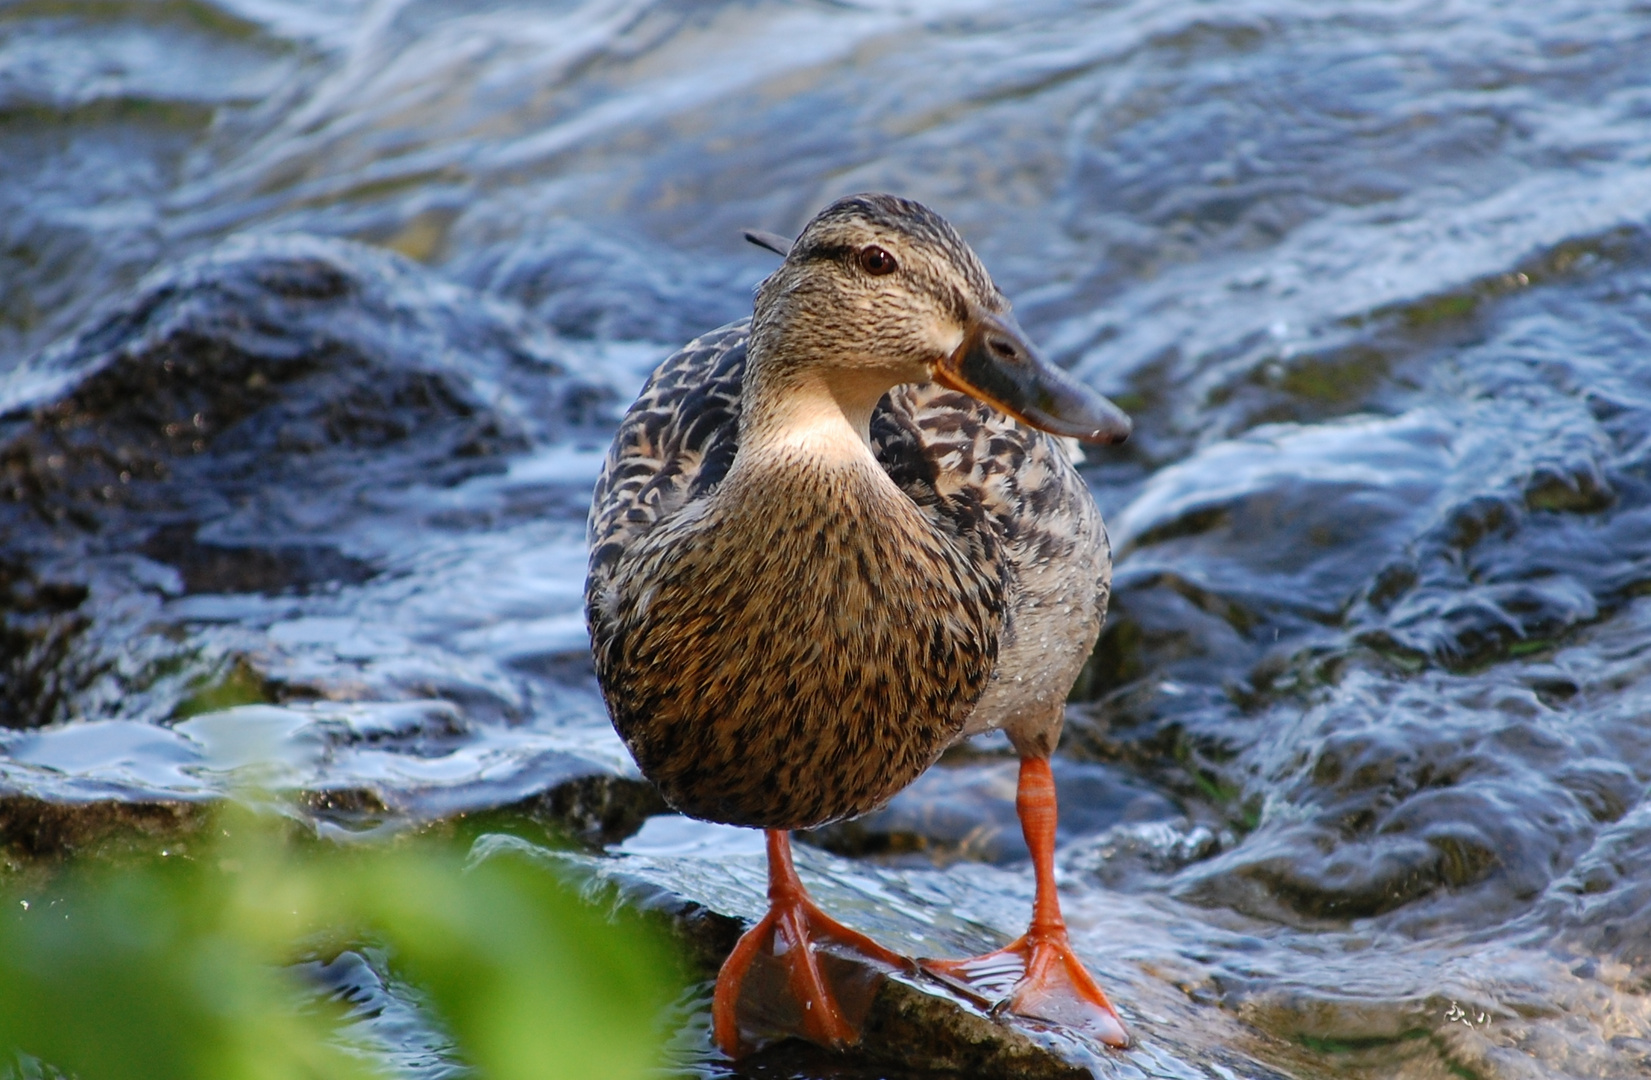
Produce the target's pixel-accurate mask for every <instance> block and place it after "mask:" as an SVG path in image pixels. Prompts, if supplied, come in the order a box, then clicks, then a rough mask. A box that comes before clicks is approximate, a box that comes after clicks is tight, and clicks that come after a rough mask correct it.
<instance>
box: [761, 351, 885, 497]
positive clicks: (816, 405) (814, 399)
mask: <svg viewBox="0 0 1651 1080" xmlns="http://www.w3.org/2000/svg"><path fill="white" fill-rule="evenodd" d="M752 350H753V355H752V356H751V357H750V359H749V360H748V362H747V363H748V366H747V368H746V379H745V386H744V389H743V392H742V400H741V407H740V457H741V458H744V459H748V460H773V461H788V462H792V463H801V462H802V461H815V462H818V463H819V464H820V465H823V466H829V465H831V464H834V463H835V464H842V465H848V466H858V467H866V466H869V467H871V468H874V469H877V470H878V471H879V472H880V471H881V468H880V467H879V466H878V465H877V460H876V458H875V457H874V456H873V454H872V451H871V414H872V410H874V409H876V408H877V403H878V401H880V400H881V399H882V397H883V395H884V394H886V393H888V391H889V390H890V388H892V387H893V386H895V385H896V384H897V383H898V382H899V379H898V378H896V377H894V376H893V375H891V374H889V373H888V372H883V371H876V370H868V371H844V370H841V369H835V370H831V371H830V374H829V376H828V375H827V369H826V368H825V367H824V366H823V365H819V364H806V363H795V362H787V358H785V357H772V358H771V357H769V356H766V355H763V351H759V346H758V343H757V342H753V343H752ZM736 464H737V463H736Z"/></svg>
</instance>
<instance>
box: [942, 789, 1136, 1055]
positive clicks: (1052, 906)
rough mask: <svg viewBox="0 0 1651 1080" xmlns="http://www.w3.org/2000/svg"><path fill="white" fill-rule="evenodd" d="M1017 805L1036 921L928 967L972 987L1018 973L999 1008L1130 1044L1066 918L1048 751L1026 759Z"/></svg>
mask: <svg viewBox="0 0 1651 1080" xmlns="http://www.w3.org/2000/svg"><path fill="white" fill-rule="evenodd" d="M1015 809H1016V810H1017V811H1018V812H1019V814H1020V825H1021V829H1022V830H1023V831H1024V832H1025V834H1026V846H1027V847H1029V848H1031V849H1032V868H1033V870H1034V872H1035V873H1036V875H1037V894H1036V898H1035V899H1034V900H1033V902H1032V924H1031V926H1030V927H1028V928H1027V931H1026V933H1025V934H1023V935H1022V936H1021V937H1019V938H1018V939H1016V940H1015V941H1012V942H1010V943H1009V944H1008V945H1005V946H1004V947H1003V948H1001V949H998V950H996V951H995V952H989V953H987V954H985V955H984V956H976V957H971V958H970V959H967V960H924V961H923V967H924V968H926V969H927V970H929V971H931V972H934V973H935V974H937V975H940V976H942V977H943V978H945V979H946V980H947V981H955V982H958V983H961V984H963V986H964V987H965V988H968V989H970V990H971V992H972V991H973V988H974V987H976V986H982V985H990V984H997V985H1000V986H1001V985H1002V984H1003V983H1004V982H1006V981H1007V980H1008V979H1009V978H1014V979H1015V982H1014V985H1013V987H1012V988H1011V989H1010V990H1009V993H1008V996H1006V997H1004V998H1003V999H1002V1000H1001V1001H999V1002H998V1004H997V1005H996V1006H995V1007H994V1011H1007V1012H1012V1013H1017V1014H1019V1015H1021V1016H1026V1017H1031V1018H1033V1019H1037V1020H1047V1021H1049V1022H1051V1023H1055V1024H1060V1025H1062V1026H1064V1027H1069V1028H1074V1029H1076V1030H1079V1031H1082V1032H1084V1033H1086V1034H1088V1035H1091V1036H1093V1037H1094V1038H1097V1039H1099V1040H1100V1041H1101V1042H1104V1043H1106V1044H1107V1045H1109V1046H1118V1047H1123V1046H1128V1045H1129V1034H1128V1033H1127V1032H1126V1031H1125V1030H1124V1024H1123V1021H1122V1020H1121V1019H1120V1018H1119V1016H1118V1013H1117V1011H1116V1010H1115V1009H1113V1007H1112V1003H1111V1002H1109V1001H1108V1000H1107V999H1106V995H1105V994H1104V993H1102V992H1101V988H1100V987H1099V986H1097V985H1095V980H1094V979H1093V978H1092V977H1091V976H1090V974H1089V972H1088V971H1087V970H1086V969H1085V968H1084V966H1083V961H1081V960H1079V959H1078V956H1077V954H1076V953H1074V952H1073V951H1072V946H1071V944H1070V942H1069V941H1068V940H1067V933H1066V920H1065V919H1063V918H1062V917H1061V902H1060V897H1059V896H1058V895H1056V892H1055V813H1056V811H1055V776H1054V773H1053V772H1051V771H1050V768H1049V759H1048V758H1046V757H1023V758H1021V759H1020V784H1019V788H1018V791H1017V793H1016V796H1015Z"/></svg>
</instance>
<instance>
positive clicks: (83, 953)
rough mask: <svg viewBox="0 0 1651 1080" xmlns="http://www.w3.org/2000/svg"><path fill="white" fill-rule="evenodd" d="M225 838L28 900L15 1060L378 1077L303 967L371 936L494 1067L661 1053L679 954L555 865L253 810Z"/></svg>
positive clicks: (121, 1074)
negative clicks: (299, 824)
mask: <svg viewBox="0 0 1651 1080" xmlns="http://www.w3.org/2000/svg"><path fill="white" fill-rule="evenodd" d="M213 832H214V834H216V835H217V837H218V839H217V842H216V843H214V844H212V845H210V846H209V847H208V848H207V849H205V850H198V849H197V850H194V851H192V852H191V853H190V855H189V856H188V857H182V856H180V855H179V854H176V853H174V854H173V855H172V856H171V857H169V858H165V859H156V860H155V861H154V864H153V865H142V866H131V865H127V866H120V867H116V866H112V865H102V866H82V867H77V868H73V869H72V870H71V871H69V872H68V873H67V874H65V875H64V876H63V877H61V878H59V879H58V880H57V881H55V882H54V883H53V884H52V886H51V888H50V890H49V892H48V893H46V894H37V895H35V896H33V897H26V896H19V895H10V896H9V897H8V898H7V900H6V901H5V903H6V905H7V908H8V910H6V911H4V912H3V913H0V1065H3V1063H4V1062H6V1061H8V1060H16V1059H15V1058H14V1057H13V1054H12V1053H10V1052H9V1051H10V1050H11V1049H12V1048H15V1049H16V1050H20V1051H22V1052H24V1053H25V1054H28V1055H32V1056H34V1057H37V1058H39V1059H41V1060H42V1061H44V1062H46V1063H48V1065H50V1066H51V1067H53V1068H56V1069H59V1070H62V1071H63V1072H65V1073H70V1074H73V1075H74V1076H76V1077H77V1078H78V1080H195V1078H199V1080H209V1078H210V1080H372V1078H375V1077H377V1076H378V1075H379V1074H378V1073H377V1072H375V1070H374V1068H373V1066H372V1065H371V1063H370V1060H369V1059H367V1058H366V1057H364V1056H363V1055H362V1054H360V1053H355V1052H351V1050H350V1049H349V1048H348V1044H347V1040H346V1038H345V1036H344V1034H343V1033H342V1032H341V1031H340V1017H341V1015H342V1014H341V1012H340V1011H339V1010H338V1009H334V1008H329V1007H326V1003H324V1002H320V1001H319V999H318V995H317V994H316V993H315V992H314V991H313V990H310V991H307V990H306V988H305V987H304V985H303V984H302V983H301V982H300V981H299V980H298V979H297V978H296V977H295V976H294V975H293V974H292V972H291V971H290V970H289V967H290V965H292V964H293V963H295V962H296V961H298V960H301V959H304V958H307V957H314V956H317V955H327V954H328V951H329V949H328V944H327V943H331V949H330V951H331V952H333V953H336V952H337V951H340V950H341V948H342V947H343V946H342V944H341V943H345V942H349V943H355V942H362V941H371V942H373V943H376V944H381V945H384V946H387V947H388V949H389V950H390V952H391V955H392V956H393V958H394V960H393V962H394V963H395V965H396V967H397V970H398V971H400V972H402V973H403V974H405V976H406V977H407V978H408V979H409V980H410V981H412V982H413V983H415V984H416V985H418V986H419V987H421V988H422V989H423V990H424V991H425V993H426V994H427V995H428V998H429V1001H430V1002H431V1004H432V1005H433V1006H434V1008H435V1009H436V1011H437V1012H438V1013H439V1014H440V1016H441V1019H442V1021H443V1022H444V1023H445V1025H446V1027H447V1029H448V1030H449V1031H451V1032H452V1033H453V1035H454V1038H455V1040H456V1042H457V1043H458V1050H459V1053H460V1054H461V1055H462V1056H463V1057H464V1058H465V1059H467V1060H468V1061H470V1062H472V1063H474V1064H475V1065H477V1066H479V1067H480V1069H481V1072H482V1074H483V1075H484V1076H485V1077H486V1078H487V1080H529V1078H533V1080H542V1078H552V1077H553V1078H557V1080H563V1078H566V1080H582V1078H586V1077H590V1078H598V1077H600V1078H602V1080H622V1078H626V1077H640V1076H643V1075H647V1074H649V1073H651V1072H652V1071H653V1070H654V1069H656V1068H657V1067H658V1064H659V1054H660V1046H661V1036H662V1033H661V1032H660V1030H659V1016H660V1011H661V1009H662V1008H663V1007H664V1005H665V1004H666V1002H667V1001H668V999H669V997H670V996H671V994H672V993H673V991H674V990H675V989H676V987H677V986H678V985H679V979H680V975H679V973H678V969H677V967H676V963H675V961H674V959H673V958H672V957H671V955H670V954H669V952H668V951H667V950H666V949H665V947H664V945H663V943H662V942H661V941H660V940H659V939H658V937H657V936H656V935H654V934H652V933H650V932H649V931H648V929H647V928H646V927H644V926H642V925H641V924H639V923H637V922H635V921H627V920H624V919H621V920H618V921H614V920H610V919H609V918H607V917H606V916H605V915H604V914H603V913H601V912H598V911H596V910H594V909H592V908H591V907H589V906H588V905H586V904H584V903H582V902H581V901H580V900H579V899H578V897H577V896H575V895H574V894H573V893H572V892H571V891H570V890H569V889H568V888H567V887H566V885H564V884H563V883H561V882H559V881H558V880H556V878H555V877H554V876H553V875H552V874H550V873H548V872H547V871H545V870H544V869H542V868H538V867H534V866H531V865H528V864H527V863H526V862H524V861H522V860H519V859H511V858H493V859H488V860H484V861H481V862H480V863H478V864H477V865H474V866H472V867H470V868H468V869H467V868H466V867H465V864H464V860H463V858H462V857H461V855H460V854H459V853H458V852H456V851H453V850H451V849H450V848H446V847H443V846H438V845H434V844H426V843H407V844H404V845H402V846H399V847H397V848H396V849H394V850H382V849H375V850H366V851H362V850H341V849H337V848H331V847H326V846H323V845H316V844H309V845H294V844H292V843H290V842H287V841H285V840H283V839H282V838H281V837H280V836H279V834H278V833H276V832H275V831H273V830H272V829H271V828H270V827H269V826H268V825H267V824H260V823H259V822H258V821H257V820H256V819H254V818H253V817H252V816H251V815H250V814H248V813H245V812H226V813H225V814H224V815H223V817H222V819H221V820H220V821H219V822H218V825H217V826H216V827H215V828H214V830H213ZM3 1071H4V1070H3V1069H0V1072H3ZM13 1071H16V1070H13Z"/></svg>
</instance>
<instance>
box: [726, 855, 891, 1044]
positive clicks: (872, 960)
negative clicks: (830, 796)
mask: <svg viewBox="0 0 1651 1080" xmlns="http://www.w3.org/2000/svg"><path fill="white" fill-rule="evenodd" d="M768 872H769V887H768V899H769V908H768V913H767V914H766V915H764V916H763V917H762V919H761V920H760V921H759V922H758V923H757V925H756V926H753V927H752V928H751V929H750V930H748V931H746V933H745V934H744V936H742V937H741V938H740V940H739V944H737V945H735V946H734V951H733V952H732V953H730V954H729V955H728V959H727V960H726V961H724V962H723V965H722V970H721V971H720V972H719V973H718V975H717V988H716V993H715V995H714V997H713V998H712V1002H711V1027H712V1032H713V1034H714V1035H715V1037H716V1041H717V1045H718V1046H719V1047H720V1048H721V1049H722V1052H723V1053H725V1054H727V1055H728V1056H729V1057H738V1056H739V1055H740V1054H741V1053H743V1052H744V1051H745V1049H746V1046H745V1043H744V1041H743V1039H742V1038H741V1032H740V1003H741V996H742V991H743V990H744V989H745V987H746V982H747V976H748V975H750V974H751V973H752V969H753V967H754V966H759V965H760V966H761V967H763V968H764V969H766V970H765V971H764V974H765V975H768V976H772V975H773V974H774V973H775V969H778V971H779V972H780V973H782V974H781V977H780V978H779V979H777V980H775V979H770V980H769V981H770V982H777V983H778V984H779V985H770V986H765V987H763V989H764V991H765V993H764V994H763V997H764V998H765V999H767V1000H765V1002H764V1004H765V1005H767V1006H769V1008H767V1009H766V1010H765V1012H766V1013H767V1014H768V1015H767V1016H766V1017H764V1019H765V1020H766V1021H767V1023H766V1025H765V1026H767V1027H769V1028H771V1029H778V1031H779V1032H780V1033H782V1034H796V1035H801V1036H802V1037H803V1038H806V1039H808V1040H809V1041H811V1042H815V1043H819V1044H821V1045H823V1046H829V1047H840V1046H845V1045H848V1044H850V1043H854V1042H857V1041H858V1040H859V1037H860V1033H859V1027H858V1025H859V1022H860V1020H861V1019H863V1017H864V1013H865V1010H866V1008H867V1007H868V1006H869V1005H870V1000H871V993H872V991H873V990H874V989H875V988H874V986H872V985H870V984H869V983H868V981H867V980H866V978H865V977H864V975H865V973H866V969H867V968H868V967H871V968H873V970H874V969H875V967H876V966H882V967H887V968H889V969H893V970H902V969H904V970H910V969H912V968H913V967H915V965H914V963H913V962H912V961H910V960H908V959H906V958H905V957H903V956H901V955H900V954H898V953H896V952H893V951H891V950H889V949H886V948H884V947H883V946H881V945H879V944H877V942H875V941H873V940H871V939H870V938H868V937H866V936H865V935H864V934H861V933H859V932H858V931H855V930H850V929H849V928H848V927H846V926H844V925H843V924H842V923H840V922H838V921H837V920H836V919H833V918H832V917H831V916H829V915H827V914H826V913H825V912H823V911H821V910H820V909H819V907H818V906H817V905H816V904H815V903H814V901H813V900H811V899H809V897H808V894H807V893H806V892H805V891H804V890H803V887H802V882H801V881H800V880H798V878H797V874H796V870H795V869H794V868H793V866H792V863H791V844H790V839H789V837H788V835H787V834H786V833H784V832H779V831H772V830H771V831H770V832H769V833H768ZM822 945H823V946H826V947H827V949H828V951H827V952H824V953H822V952H821V951H820V949H819V946H822ZM844 960H847V961H849V963H848V965H846V966H847V967H848V969H849V970H850V971H851V972H855V973H856V974H857V975H858V976H859V977H857V978H855V977H850V978H846V979H845V978H843V977H841V972H842V969H843V968H844V967H845V965H844V964H843V963H842V961H844ZM822 961H825V963H822ZM854 961H860V963H858V964H855V963H854ZM834 972H836V973H837V976H836V977H834V974H833V973H834ZM787 1014H789V1015H787Z"/></svg>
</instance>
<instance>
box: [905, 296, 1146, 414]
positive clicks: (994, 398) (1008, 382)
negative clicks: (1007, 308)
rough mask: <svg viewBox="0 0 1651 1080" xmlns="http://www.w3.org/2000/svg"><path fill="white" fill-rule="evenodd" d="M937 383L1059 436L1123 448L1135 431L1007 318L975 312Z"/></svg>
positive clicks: (1116, 410) (938, 369)
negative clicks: (1045, 357)
mask: <svg viewBox="0 0 1651 1080" xmlns="http://www.w3.org/2000/svg"><path fill="white" fill-rule="evenodd" d="M934 378H935V381H936V382H938V383H940V384H941V385H943V386H949V387H951V388H952V389H953V390H961V391H962V392H963V393H965V394H968V395H969V396H970V397H975V398H979V399H980V400H981V401H984V402H986V403H987V404H988V405H992V406H995V407H996V408H999V409H1002V410H1003V411H1004V412H1006V413H1008V414H1009V415H1010V416H1013V417H1014V418H1015V419H1017V420H1020V421H1022V422H1024V423H1027V424H1031V425H1032V426H1033V427H1035V428H1042V429H1043V430H1044V431H1047V432H1050V433H1051V434H1054V435H1067V436H1070V437H1072V438H1074V439H1081V440H1082V441H1084V442H1091V443H1121V442H1123V441H1124V440H1125V439H1127V438H1129V433H1130V430H1131V429H1132V428H1133V427H1134V425H1133V424H1131V423H1130V421H1129V417H1128V416H1126V415H1125V414H1124V411H1123V410H1122V409H1120V408H1118V406H1116V405H1114V404H1113V403H1112V402H1110V401H1108V400H1107V399H1106V398H1104V397H1102V396H1101V395H1100V394H1097V393H1096V392H1095V391H1093V390H1091V389H1089V387H1087V386H1085V385H1084V384H1083V383H1081V382H1079V381H1078V380H1076V379H1074V378H1073V377H1072V376H1070V375H1068V374H1067V373H1066V372H1064V371H1062V370H1061V369H1060V368H1058V367H1056V366H1055V365H1053V364H1051V363H1049V362H1048V361H1046V360H1044V359H1043V358H1042V357H1041V356H1039V355H1038V354H1037V351H1036V350H1035V349H1033V348H1032V345H1031V343H1030V342H1028V341H1027V340H1026V335H1025V334H1024V333H1023V332H1022V331H1021V329H1020V327H1019V326H1016V325H1015V321H1014V319H1012V318H1010V317H1009V316H1007V315H994V314H992V313H991V312H989V311H983V310H979V309H976V310H975V311H974V312H973V313H972V314H971V316H970V318H969V323H968V326H967V327H966V328H965V330H964V333H963V343H962V344H960V345H959V346H958V347H957V349H956V350H955V351H954V352H953V353H952V354H951V355H950V356H948V357H946V358H945V359H944V360H941V361H940V362H939V363H938V364H936V365H935V369H934Z"/></svg>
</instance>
